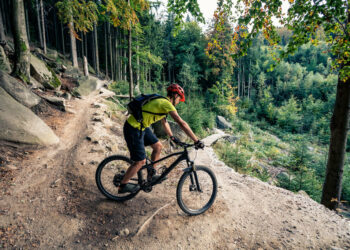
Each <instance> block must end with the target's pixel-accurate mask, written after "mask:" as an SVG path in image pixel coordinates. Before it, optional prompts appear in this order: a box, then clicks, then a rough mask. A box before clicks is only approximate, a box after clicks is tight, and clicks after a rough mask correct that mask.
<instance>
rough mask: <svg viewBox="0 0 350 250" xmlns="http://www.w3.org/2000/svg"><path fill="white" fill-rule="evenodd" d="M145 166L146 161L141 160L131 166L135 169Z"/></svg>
mask: <svg viewBox="0 0 350 250" xmlns="http://www.w3.org/2000/svg"><path fill="white" fill-rule="evenodd" d="M145 164H146V159H143V160H141V161H135V162H134V164H133V165H134V166H137V167H141V166H143V165H145Z"/></svg>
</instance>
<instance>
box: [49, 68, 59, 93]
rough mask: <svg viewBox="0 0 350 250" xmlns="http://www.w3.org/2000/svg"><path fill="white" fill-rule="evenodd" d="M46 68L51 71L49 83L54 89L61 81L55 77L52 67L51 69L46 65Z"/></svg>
mask: <svg viewBox="0 0 350 250" xmlns="http://www.w3.org/2000/svg"><path fill="white" fill-rule="evenodd" d="M47 68H48V70H49V71H50V72H51V74H52V78H53V79H52V80H51V81H50V83H49V84H50V85H51V86H52V87H54V88H55V89H56V88H58V87H59V86H61V81H60V80H59V79H58V77H57V75H56V73H55V72H54V71H53V69H51V68H50V67H49V66H47Z"/></svg>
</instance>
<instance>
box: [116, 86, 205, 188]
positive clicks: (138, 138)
mask: <svg viewBox="0 0 350 250" xmlns="http://www.w3.org/2000/svg"><path fill="white" fill-rule="evenodd" d="M180 102H185V92H184V90H183V89H182V88H181V87H180V86H179V85H178V84H175V83H173V84H171V85H170V86H169V87H168V88H167V99H165V98H157V99H153V100H151V101H149V102H148V103H147V104H145V105H144V106H143V108H142V110H145V111H149V112H152V113H146V112H143V126H141V124H140V123H139V122H137V121H136V119H135V117H134V116H133V115H130V117H129V118H128V119H127V120H126V122H125V124H124V138H125V141H126V143H127V146H128V149H129V151H130V158H131V160H132V161H133V163H132V165H131V166H130V167H129V168H128V170H127V171H126V173H125V175H124V178H123V180H122V181H121V185H120V187H119V191H118V192H119V193H129V192H131V193H132V192H135V191H137V190H138V189H139V186H138V185H136V184H131V183H128V182H129V180H130V179H131V178H132V177H133V176H134V175H136V174H137V172H138V171H139V170H140V168H141V167H142V166H143V165H145V163H146V152H145V146H151V148H152V149H153V151H152V155H151V160H152V161H156V160H158V159H159V157H160V153H161V150H162V148H163V146H162V144H161V143H160V142H159V140H158V138H157V137H156V136H155V135H154V134H153V133H152V131H151V129H150V128H149V126H150V125H151V124H153V123H155V122H157V121H159V120H161V122H162V125H163V127H164V130H165V132H166V134H167V135H168V136H169V137H170V139H171V140H172V141H174V142H175V143H176V142H178V139H177V138H176V137H174V136H173V133H172V131H171V129H170V125H169V123H168V122H167V120H166V115H156V113H162V114H164V113H165V114H170V116H171V117H172V118H173V119H174V121H176V122H177V124H179V126H180V127H181V129H182V130H183V131H184V132H185V133H186V134H187V135H188V136H189V137H190V138H191V139H192V140H193V141H194V142H195V144H196V146H197V147H198V148H203V147H204V144H203V142H201V141H200V140H198V138H197V137H196V135H195V134H194V133H193V132H192V130H191V128H190V127H189V126H188V124H187V123H186V122H185V121H184V120H182V119H181V117H180V116H179V114H178V113H177V111H176V109H175V106H176V105H177V104H179V103H180ZM153 113H154V114H153ZM141 128H142V130H141ZM140 133H141V135H140ZM158 177H159V176H155V177H154V178H158Z"/></svg>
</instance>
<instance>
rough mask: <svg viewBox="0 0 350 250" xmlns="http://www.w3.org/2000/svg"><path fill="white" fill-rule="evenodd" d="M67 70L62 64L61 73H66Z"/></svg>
mask: <svg viewBox="0 0 350 250" xmlns="http://www.w3.org/2000/svg"><path fill="white" fill-rule="evenodd" d="M66 70H67V67H66V66H64V65H63V64H62V65H61V69H60V71H61V72H66Z"/></svg>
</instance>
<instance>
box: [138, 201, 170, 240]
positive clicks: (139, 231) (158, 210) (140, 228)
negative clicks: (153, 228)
mask: <svg viewBox="0 0 350 250" xmlns="http://www.w3.org/2000/svg"><path fill="white" fill-rule="evenodd" d="M173 202H174V200H172V201H171V202H169V203H167V204H165V205H164V206H162V207H161V208H159V209H157V211H155V212H154V213H153V214H152V215H151V216H150V217H149V218H148V219H147V220H146V221H145V222H144V223H143V224H142V225H141V226H140V227H139V229H138V230H137V232H136V234H135V236H139V235H140V234H141V233H142V232H143V231H144V230H145V229H146V228H147V226H148V225H149V224H150V222H151V220H152V219H153V217H154V216H155V215H156V214H158V213H159V212H160V211H161V210H163V209H164V208H166V207H167V206H169V205H171V204H172V203H173Z"/></svg>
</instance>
